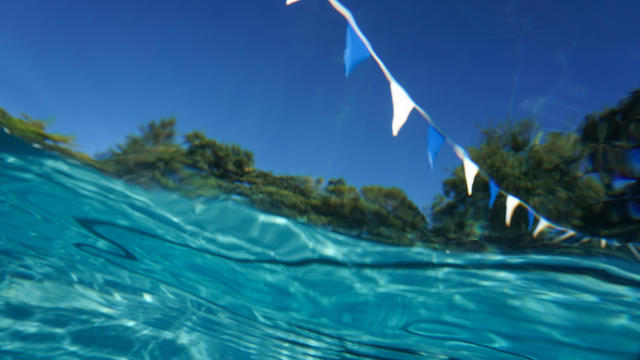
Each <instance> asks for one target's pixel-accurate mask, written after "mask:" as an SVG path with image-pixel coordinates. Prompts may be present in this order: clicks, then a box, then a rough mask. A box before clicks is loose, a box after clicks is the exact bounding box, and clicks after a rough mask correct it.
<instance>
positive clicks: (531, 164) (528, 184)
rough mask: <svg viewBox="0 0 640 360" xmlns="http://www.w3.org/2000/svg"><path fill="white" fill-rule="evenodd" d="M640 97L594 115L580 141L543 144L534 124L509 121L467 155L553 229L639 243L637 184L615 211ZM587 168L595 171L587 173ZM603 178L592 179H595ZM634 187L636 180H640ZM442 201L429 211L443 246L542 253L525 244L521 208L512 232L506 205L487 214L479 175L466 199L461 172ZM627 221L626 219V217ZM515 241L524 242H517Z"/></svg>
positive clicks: (568, 137)
mask: <svg viewBox="0 0 640 360" xmlns="http://www.w3.org/2000/svg"><path fill="white" fill-rule="evenodd" d="M638 104H640V92H638V91H636V92H634V93H632V95H631V97H630V98H629V99H627V100H625V101H623V102H622V103H621V105H620V106H619V107H617V108H615V109H611V110H607V111H605V112H604V113H603V114H600V115H590V116H588V117H587V118H586V119H585V122H584V124H583V126H582V127H581V130H580V131H579V132H577V133H560V132H553V133H549V134H546V136H545V137H544V141H541V136H539V135H538V136H536V135H535V134H536V124H535V122H534V121H532V120H530V119H523V120H521V121H511V120H509V121H507V122H506V123H505V124H502V125H501V126H499V127H496V128H492V129H487V130H484V131H483V134H484V141H483V143H482V144H481V145H480V146H478V147H472V148H470V149H469V154H470V156H471V158H472V159H473V160H474V161H475V162H476V163H477V164H478V165H479V166H480V167H481V168H482V169H484V170H485V171H486V172H487V173H488V174H489V176H491V178H492V179H494V180H495V181H496V183H497V184H498V185H499V186H500V187H501V188H502V189H503V190H505V191H507V192H508V193H511V194H514V195H516V196H518V197H519V198H520V199H522V200H524V201H525V202H527V203H528V204H530V205H532V206H533V207H534V208H535V209H536V210H538V211H539V212H540V213H541V214H544V216H545V217H546V218H548V219H550V220H552V221H554V222H555V223H559V224H563V225H565V226H568V227H571V228H574V229H578V230H580V231H583V232H587V233H591V234H594V235H598V236H616V237H618V238H621V239H622V240H624V241H634V240H635V241H638V236H637V235H635V236H634V235H632V234H633V233H634V231H635V234H638V233H640V227H638V226H637V225H638V223H637V221H635V220H633V219H631V217H630V215H629V211H628V205H629V202H630V201H631V200H632V198H634V196H635V198H637V195H638V189H637V184H638V183H637V182H636V183H635V186H631V187H629V188H628V192H627V193H626V196H625V197H624V200H623V201H621V202H620V201H618V202H616V206H613V204H612V196H613V187H612V186H611V185H610V183H611V179H612V178H613V177H614V176H615V175H620V174H623V175H627V176H628V175H630V174H632V170H633V169H637V168H633V166H632V164H631V159H630V158H629V155H628V154H629V150H631V149H635V148H638V139H639V138H640V137H639V136H638V135H639V134H638V128H639V127H640V125H638V124H640V116H639V114H640V112H639V110H640V106H638ZM585 163H588V164H591V165H589V166H587V167H586V168H585ZM593 172H596V173H598V174H599V176H597V177H594V176H592V175H591V173H593ZM636 179H637V177H636ZM443 190H444V196H440V197H439V198H437V199H436V201H435V202H434V204H433V206H432V218H431V220H432V227H433V231H434V233H435V234H436V235H437V236H439V237H440V238H446V239H449V240H451V239H457V240H460V239H467V240H472V239H480V238H482V239H483V240H484V241H488V242H492V243H493V244H494V245H497V246H499V247H501V248H516V249H521V248H531V247H537V246H541V245H542V243H541V242H540V241H541V240H536V239H533V238H532V237H530V236H527V235H528V234H529V233H530V232H531V230H530V229H529V221H528V214H527V211H526V210H525V209H524V208H522V207H519V208H518V209H517V210H516V212H515V214H514V218H513V221H512V225H511V227H510V228H507V227H506V226H505V224H504V216H505V198H504V197H503V196H499V197H498V198H497V200H496V202H495V204H494V206H493V208H491V209H489V208H488V202H489V184H488V180H487V179H486V178H485V177H484V176H482V175H480V176H478V177H477V179H476V182H475V184H474V194H473V196H472V197H468V196H467V190H466V183H465V179H464V172H463V169H462V167H461V166H458V167H457V168H456V169H455V170H454V172H453V175H452V176H451V177H450V178H448V179H446V180H445V181H444V183H443ZM621 213H624V214H625V215H621ZM514 239H520V240H518V242H514Z"/></svg>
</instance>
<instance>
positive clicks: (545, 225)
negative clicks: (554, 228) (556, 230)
mask: <svg viewBox="0 0 640 360" xmlns="http://www.w3.org/2000/svg"><path fill="white" fill-rule="evenodd" d="M549 226H551V224H549V222H548V221H547V220H545V219H544V218H540V222H538V226H536V229H535V230H533V237H538V235H539V234H540V233H541V232H542V230H544V229H546V228H548V227H549Z"/></svg>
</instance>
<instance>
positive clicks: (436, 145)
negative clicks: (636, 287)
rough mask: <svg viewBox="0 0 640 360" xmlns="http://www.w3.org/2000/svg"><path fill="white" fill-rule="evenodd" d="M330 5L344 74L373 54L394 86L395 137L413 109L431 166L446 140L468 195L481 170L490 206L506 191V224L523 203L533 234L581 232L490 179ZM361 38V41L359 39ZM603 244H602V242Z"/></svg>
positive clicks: (352, 20)
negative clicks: (424, 127)
mask: <svg viewBox="0 0 640 360" xmlns="http://www.w3.org/2000/svg"><path fill="white" fill-rule="evenodd" d="M298 1H300V0H286V5H291V4H293V3H296V2H298ZM328 1H329V3H330V4H331V6H332V7H333V8H334V9H335V10H336V11H337V12H338V13H340V14H341V15H342V16H343V17H344V18H345V19H346V20H347V23H348V25H347V34H346V43H347V44H346V48H345V53H344V62H345V75H346V76H348V75H349V73H350V72H351V71H352V70H353V68H354V67H355V66H357V65H358V64H359V63H360V62H362V61H363V60H365V59H367V58H368V57H369V56H371V57H372V58H373V59H374V60H375V62H376V63H377V64H378V67H379V68H380V70H381V71H382V73H383V74H384V76H385V78H386V79H387V81H389V84H390V88H391V100H392V104H393V120H392V124H391V130H392V134H393V136H397V134H398V132H399V131H400V129H401V128H402V126H403V125H404V124H405V123H406V121H407V119H408V117H409V115H410V113H411V111H413V110H414V109H415V110H416V111H417V112H418V113H419V114H420V115H421V116H422V117H423V118H424V119H425V120H426V121H427V123H428V125H429V127H428V134H427V136H428V154H427V155H428V161H429V167H430V168H431V170H433V164H434V162H435V157H436V156H437V154H438V151H439V149H440V147H441V146H442V143H443V142H445V141H446V142H447V143H448V144H449V145H450V146H451V147H452V148H453V150H454V152H455V154H456V155H457V156H458V158H460V160H462V164H463V169H464V173H465V180H466V184H467V193H468V195H469V196H471V194H472V188H473V182H474V179H475V178H476V176H477V174H478V173H481V174H482V175H483V176H485V177H486V178H488V179H489V192H490V199H489V208H492V207H493V204H494V202H495V200H496V197H497V195H498V194H504V195H505V196H507V200H506V214H505V223H506V225H507V226H509V225H510V224H511V218H512V216H513V213H514V211H515V209H516V207H518V206H524V207H525V208H527V210H528V211H529V229H530V228H531V227H532V226H533V222H534V219H535V218H538V219H539V220H538V225H537V226H536V228H535V229H534V231H533V234H532V235H533V237H534V238H535V237H537V236H538V235H540V233H542V231H544V230H545V229H546V228H553V229H556V230H563V231H564V232H565V233H564V234H563V235H561V236H559V237H557V238H556V239H555V240H553V241H556V242H560V241H564V240H566V239H568V238H570V237H573V236H577V235H578V234H577V233H576V232H575V231H573V230H571V229H568V228H565V227H562V226H559V225H556V224H554V223H552V222H550V221H548V220H546V219H545V218H543V217H542V216H541V215H540V214H539V213H537V212H536V211H535V209H534V208H532V207H531V206H530V205H528V204H527V203H525V202H523V201H522V200H520V199H518V198H517V197H515V196H513V195H511V194H509V193H507V192H506V191H504V190H502V189H501V188H500V187H498V184H497V183H496V182H495V181H494V180H493V179H491V177H489V176H488V175H487V174H486V173H485V172H484V171H483V170H482V169H481V168H480V167H479V166H478V165H477V164H476V163H475V162H473V160H471V158H470V157H469V155H468V154H467V152H466V151H465V150H464V149H463V148H462V147H461V146H459V145H458V144H457V143H456V142H455V141H454V140H453V139H452V138H450V137H449V136H448V135H447V134H446V133H445V132H443V131H442V130H441V129H440V128H439V127H438V126H437V124H436V123H435V122H434V121H433V120H432V119H431V116H429V114H428V113H427V112H426V111H425V110H424V109H422V108H421V107H420V106H419V105H417V104H416V103H414V102H413V100H412V99H411V97H410V96H409V94H408V93H407V91H406V90H405V89H404V88H403V87H402V86H400V84H399V83H398V82H397V81H396V80H395V78H394V77H393V76H392V75H391V72H390V71H389V69H387V67H386V66H385V64H384V63H383V62H382V60H381V59H380V57H379V56H378V54H376V52H375V51H374V50H373V47H372V46H371V43H370V42H369V40H368V39H367V38H366V36H365V35H364V33H363V32H362V31H361V30H360V27H359V26H358V24H357V23H356V21H355V18H354V17H353V15H352V13H351V11H349V9H347V8H346V7H345V6H344V5H342V4H341V3H340V1H338V0H328ZM358 39H359V40H360V41H358ZM588 239H591V237H588V236H584V240H582V241H579V242H578V244H581V243H584V242H587V240H588ZM601 243H602V244H604V246H606V245H609V246H611V247H617V246H620V243H618V242H616V241H615V240H608V239H601ZM601 246H603V245H601ZM636 246H640V244H638V245H636V244H632V243H629V244H627V247H628V248H629V250H630V251H631V252H632V253H633V255H634V256H635V257H636V258H637V259H638V260H639V261H640V253H639V252H638V248H637V247H636Z"/></svg>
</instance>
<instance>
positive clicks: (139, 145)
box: [100, 118, 185, 188]
mask: <svg viewBox="0 0 640 360" xmlns="http://www.w3.org/2000/svg"><path fill="white" fill-rule="evenodd" d="M175 124H176V119H175V118H166V119H161V120H160V121H159V122H156V121H152V122H150V123H149V124H148V125H146V126H142V127H140V132H141V133H142V134H141V135H129V136H127V139H126V141H125V143H124V144H119V145H116V148H115V149H111V150H109V152H108V153H107V154H106V155H105V156H103V157H102V159H101V160H100V166H101V169H102V170H103V171H105V172H107V173H110V174H112V175H115V176H117V177H120V178H123V179H125V180H129V181H133V182H136V183H137V184H139V185H143V186H154V185H156V184H161V185H162V186H165V187H169V188H172V187H175V186H176V181H177V179H178V178H179V177H180V176H181V175H183V165H184V158H185V151H184V149H183V148H182V147H181V146H179V145H177V144H175V142H174V139H175V134H176V133H175Z"/></svg>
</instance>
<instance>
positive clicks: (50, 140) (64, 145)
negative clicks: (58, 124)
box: [0, 108, 96, 166]
mask: <svg viewBox="0 0 640 360" xmlns="http://www.w3.org/2000/svg"><path fill="white" fill-rule="evenodd" d="M48 124H49V122H47V121H42V120H36V119H33V118H31V117H30V116H28V115H25V114H22V118H17V117H13V116H11V115H10V114H9V113H8V112H7V111H6V110H4V109H3V108H0V131H5V132H7V133H9V134H11V135H13V136H15V137H18V138H20V139H22V140H23V141H25V142H27V143H29V144H32V145H33V144H35V145H36V146H37V147H40V148H43V149H46V150H50V151H53V152H56V153H59V154H61V155H64V156H66V157H70V158H73V159H75V160H78V161H80V162H82V163H85V164H87V165H90V166H96V163H95V161H94V160H93V159H92V158H91V157H89V156H87V155H86V154H83V153H80V152H77V151H74V150H72V149H71V147H73V146H74V144H73V141H74V139H75V138H74V137H73V136H68V135H60V134H52V133H50V132H47V125H48Z"/></svg>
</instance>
